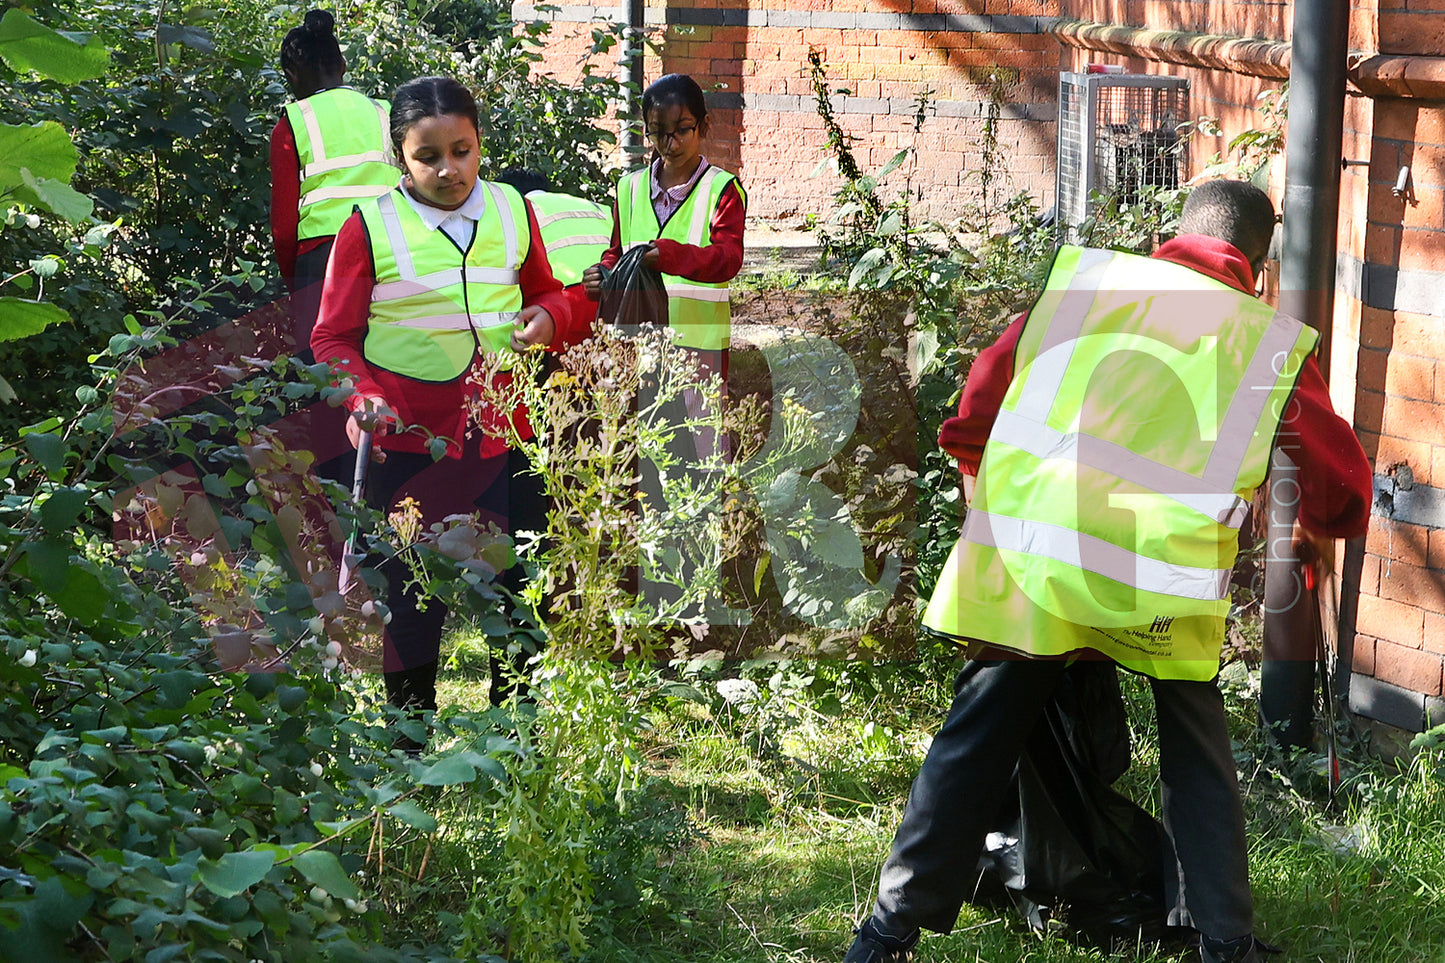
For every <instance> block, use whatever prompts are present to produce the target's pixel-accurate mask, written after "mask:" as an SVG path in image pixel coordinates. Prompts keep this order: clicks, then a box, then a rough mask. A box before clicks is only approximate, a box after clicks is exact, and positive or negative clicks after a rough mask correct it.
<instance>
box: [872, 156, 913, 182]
mask: <svg viewBox="0 0 1445 963" xmlns="http://www.w3.org/2000/svg"><path fill="white" fill-rule="evenodd" d="M906 160H908V151H907V150H906V149H905V150H901V151H899V152H898V153H896V154H894V155H893V156H892V157H890V158H888V163H886V164H884V165H883V169H882V170H881V171H879V172H878V179H879V180H882V179H883V178H885V177H887V176H888V175H889V174H891V173H893V172H894V171H896V170H898V168H900V167H902V166H903V162H904V161H906Z"/></svg>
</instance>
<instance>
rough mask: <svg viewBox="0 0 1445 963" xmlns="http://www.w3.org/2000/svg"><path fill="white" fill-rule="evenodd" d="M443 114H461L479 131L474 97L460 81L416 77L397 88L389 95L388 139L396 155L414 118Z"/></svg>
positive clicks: (414, 122)
mask: <svg viewBox="0 0 1445 963" xmlns="http://www.w3.org/2000/svg"><path fill="white" fill-rule="evenodd" d="M446 114H460V115H461V116H463V117H465V118H466V119H467V120H470V121H471V122H472V126H473V127H475V128H476V129H477V132H478V134H480V133H481V129H482V128H481V124H480V123H479V122H478V120H477V99H476V98H475V97H473V96H472V92H471V91H470V90H468V89H467V88H466V86H465V85H463V84H462V83H461V82H460V81H458V80H453V79H452V78H451V77H418V78H416V79H415V80H408V81H407V82H406V83H404V84H402V85H401V86H400V87H398V88H396V90H395V91H394V92H393V93H392V95H391V143H392V145H393V146H395V147H396V156H397V157H400V156H401V142H402V141H404V140H406V132H407V131H409V130H411V128H412V126H413V125H415V124H416V122H417V121H420V120H425V119H426V118H428V117H442V116H444V115H446Z"/></svg>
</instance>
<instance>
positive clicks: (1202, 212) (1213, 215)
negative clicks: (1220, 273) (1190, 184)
mask: <svg viewBox="0 0 1445 963" xmlns="http://www.w3.org/2000/svg"><path fill="white" fill-rule="evenodd" d="M1179 233H1181V234H1207V235H1208V236H1210V237H1215V238H1218V239H1219V240H1221V241H1228V242H1229V243H1230V244H1233V245H1234V246H1235V247H1237V248H1239V250H1240V253H1242V254H1243V255H1244V256H1245V257H1246V258H1248V259H1249V263H1250V264H1251V265H1253V266H1255V270H1256V273H1257V272H1258V268H1259V266H1260V265H1262V264H1263V263H1264V259H1265V257H1266V256H1267V255H1268V254H1269V241H1270V238H1271V237H1272V236H1273V235H1274V202H1273V201H1271V200H1270V199H1269V195H1268V194H1266V193H1265V192H1264V191H1262V190H1260V189H1259V188H1257V187H1255V186H1254V185H1253V184H1251V183H1249V182H1248V181H1231V180H1217V181H1206V182H1205V183H1203V184H1200V185H1199V186H1198V187H1196V188H1194V190H1192V191H1190V192H1189V197H1188V198H1186V199H1185V201H1184V212H1183V214H1181V215H1180V218H1179Z"/></svg>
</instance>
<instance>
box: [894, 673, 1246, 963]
mask: <svg viewBox="0 0 1445 963" xmlns="http://www.w3.org/2000/svg"><path fill="white" fill-rule="evenodd" d="M982 655H983V656H985V658H981V659H974V660H971V661H969V662H968V663H967V664H966V665H965V666H964V668H963V670H962V671H961V672H959V674H958V679H957V681H956V683H955V685H954V698H953V706H952V708H951V709H950V710H949V713H948V717H947V719H946V720H945V721H944V723H943V726H942V728H941V729H940V730H939V731H938V734H937V735H936V736H935V737H934V739H933V744H932V745H931V746H930V747H929V750H928V754H927V756H926V757H925V758H924V760H923V765H922V767H921V768H920V769H919V772H918V775H917V777H916V778H915V779H914V781H913V788H912V790H911V791H910V792H909V796H908V804H907V806H906V808H905V810H904V814H903V822H902V823H901V824H900V825H899V827H898V831H897V833H896V834H895V835H894V838H893V848H892V851H891V852H890V854H889V856H888V859H887V861H886V862H885V863H884V864H883V870H882V873H881V875H880V878H879V883H878V900H877V903H876V905H875V907H874V918H875V919H876V920H878V922H879V923H881V924H883V925H884V926H885V927H886V928H887V929H888V930H889V931H890V932H895V933H902V932H909V931H911V930H912V929H913V928H914V927H922V928H924V929H929V930H933V931H935V932H939V933H947V932H949V931H950V930H952V929H953V925H954V923H955V922H956V921H957V918H958V912H959V910H960V908H961V907H962V906H963V903H964V901H965V899H966V898H967V897H968V896H969V895H970V893H969V892H968V890H969V888H970V887H971V886H972V885H973V882H974V880H975V879H976V876H977V874H976V872H975V867H976V864H977V862H978V858H979V856H980V854H981V853H982V851H983V844H984V835H985V833H986V832H987V830H988V828H989V827H990V826H991V824H992V821H993V819H994V816H995V815H996V814H997V812H998V811H999V808H1000V806H1001V805H1002V804H1003V802H1004V793H1005V792H1006V790H1007V788H1008V785H1009V780H1010V778H1011V776H1012V775H1013V772H1014V767H1015V766H1016V765H1017V764H1018V760H1019V756H1020V755H1021V754H1022V752H1023V749H1024V745H1025V742H1026V741H1027V739H1028V736H1029V732H1030V731H1031V730H1032V729H1033V727H1034V724H1035V723H1036V722H1037V721H1038V720H1039V718H1040V716H1041V714H1042V712H1043V710H1044V707H1045V705H1046V704H1047V703H1048V701H1049V699H1050V697H1051V696H1052V695H1053V692H1054V688H1055V686H1056V685H1057V684H1058V681H1059V678H1060V676H1061V675H1062V673H1063V671H1064V669H1065V668H1066V667H1067V665H1068V663H1067V662H1066V661H1064V660H1061V659H1060V660H1032V659H1025V658H1023V657H1019V656H1014V657H1004V658H999V657H998V656H1000V655H1002V653H1000V652H999V651H998V650H997V649H992V650H984V652H983V653H982ZM1149 681H1150V685H1151V686H1152V688H1153V690H1154V704H1155V713H1156V715H1157V718H1158V723H1159V769H1160V778H1161V781H1162V783H1163V787H1164V789H1163V799H1162V802H1163V811H1164V828H1165V830H1166V832H1168V834H1169V837H1170V839H1171V840H1172V841H1173V843H1174V848H1175V851H1176V853H1177V855H1178V865H1177V867H1166V868H1165V873H1164V878H1165V879H1166V880H1177V881H1178V883H1177V892H1170V893H1167V894H1166V899H1167V902H1168V903H1169V904H1170V905H1171V906H1172V909H1171V911H1170V914H1169V923H1170V924H1171V925H1174V926H1193V927H1194V928H1195V929H1197V930H1199V931H1200V932H1201V933H1204V934H1205V935H1207V936H1212V937H1216V938H1221V939H1229V938H1233V937H1237V936H1243V935H1245V934H1248V933H1250V932H1252V931H1253V929H1254V904H1253V900H1252V898H1251V896H1250V890H1249V867H1248V851H1247V844H1246V840H1245V835H1244V807H1243V804H1242V802H1241V800H1240V796H1239V782H1238V779H1237V777H1236V775H1235V771H1234V755H1233V753H1232V751H1231V749H1230V743H1229V732H1228V728H1227V725H1226V721H1225V715H1224V697H1223V696H1222V695H1221V693H1220V691H1219V687H1218V685H1216V684H1215V682H1213V681H1209V682H1181V681H1162V680H1158V679H1150V680H1149Z"/></svg>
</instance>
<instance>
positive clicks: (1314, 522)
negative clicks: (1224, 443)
mask: <svg viewBox="0 0 1445 963" xmlns="http://www.w3.org/2000/svg"><path fill="white" fill-rule="evenodd" d="M1275 444H1276V445H1277V446H1278V447H1279V448H1280V449H1281V450H1283V451H1285V452H1286V453H1287V454H1288V455H1289V456H1290V458H1291V459H1292V460H1293V461H1294V463H1295V464H1296V465H1298V466H1299V485H1300V512H1299V521H1300V525H1301V526H1302V527H1303V528H1305V529H1306V530H1307V531H1309V532H1310V533H1311V534H1313V535H1323V536H1325V537H1328V538H1356V537H1358V536H1360V535H1363V534H1365V530H1366V528H1368V527H1369V524H1370V505H1371V504H1372V502H1373V501H1374V497H1375V491H1374V481H1373V478H1372V477H1371V471H1370V460H1369V458H1368V457H1366V455H1365V450H1364V448H1362V447H1361V446H1360V439H1359V438H1358V437H1357V436H1356V435H1355V432H1354V429H1352V428H1351V427H1350V425H1349V423H1348V422H1346V421H1345V419H1343V418H1341V417H1340V416H1339V415H1337V414H1335V411H1334V407H1333V406H1332V405H1331V404H1330V392H1329V388H1328V386H1327V385H1326V384H1325V379H1324V376H1323V375H1322V374H1321V373H1320V367H1319V363H1318V362H1316V360H1315V358H1314V356H1313V355H1311V356H1310V357H1309V358H1308V359H1307V360H1306V361H1305V366H1304V369H1303V370H1302V371H1300V376H1299V380H1298V381H1297V382H1296V384H1295V390H1294V395H1293V396H1292V397H1291V398H1290V403H1289V405H1288V406H1287V407H1286V408H1285V411H1284V415H1283V416H1282V417H1281V418H1280V424H1279V431H1278V433H1277V434H1276V435H1275Z"/></svg>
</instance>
